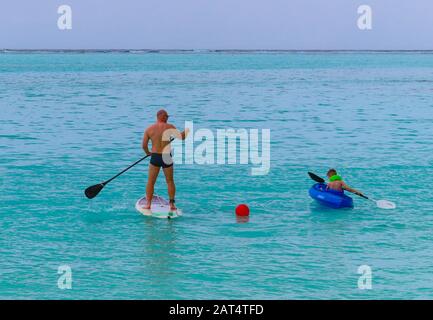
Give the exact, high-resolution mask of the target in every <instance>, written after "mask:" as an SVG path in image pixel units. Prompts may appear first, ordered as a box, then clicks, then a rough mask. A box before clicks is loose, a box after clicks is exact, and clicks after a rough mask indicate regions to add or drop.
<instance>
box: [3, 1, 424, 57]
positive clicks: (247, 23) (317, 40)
mask: <svg viewBox="0 0 433 320" xmlns="http://www.w3.org/2000/svg"><path fill="white" fill-rule="evenodd" d="M63 4H66V5H69V6H70V7H71V8H72V30H63V31H61V30H59V29H58V27H57V20H58V18H59V16H60V15H59V14H58V13H57V9H58V7H59V6H60V5H63ZM364 4H366V5H369V6H371V8H372V18H373V20H372V27H373V29H372V30H360V29H359V28H358V25H357V20H358V16H359V15H358V12H357V10H358V7H359V6H360V5H364ZM0 48H11V49H122V48H125V49H126V48H128V49H129V48H131V49H138V48H142V49H300V50H303V49H326V50H331V49H375V50H379V49H389V50H398V49H404V50H407V49H414V50H418V49H424V50H425V49H433V0H410V1H409V0H360V1H357V0H122V1H119V0H60V1H59V0H38V1H35V0H2V1H1V3H0Z"/></svg>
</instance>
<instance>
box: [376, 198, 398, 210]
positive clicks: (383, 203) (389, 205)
mask: <svg viewBox="0 0 433 320" xmlns="http://www.w3.org/2000/svg"><path fill="white" fill-rule="evenodd" d="M376 205H377V206H378V207H379V208H381V209H395V208H396V207H397V206H396V205H395V203H394V202H391V201H388V200H376Z"/></svg>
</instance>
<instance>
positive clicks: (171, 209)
mask: <svg viewBox="0 0 433 320" xmlns="http://www.w3.org/2000/svg"><path fill="white" fill-rule="evenodd" d="M174 202H175V200H174V199H170V211H176V210H177V208H176V206H175V204H174Z"/></svg>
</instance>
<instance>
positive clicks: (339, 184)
mask: <svg viewBox="0 0 433 320" xmlns="http://www.w3.org/2000/svg"><path fill="white" fill-rule="evenodd" d="M326 175H327V176H328V179H329V182H328V184H327V187H328V188H329V189H332V190H336V191H340V192H343V190H346V191H349V192H352V193H354V194H357V195H359V196H363V194H362V193H361V192H360V191H358V190H356V189H353V188H351V187H349V186H348V185H347V184H346V183H345V182H344V181H343V179H342V178H341V177H340V176H339V175H338V174H337V170H335V169H329V170H328V173H327V174H326Z"/></svg>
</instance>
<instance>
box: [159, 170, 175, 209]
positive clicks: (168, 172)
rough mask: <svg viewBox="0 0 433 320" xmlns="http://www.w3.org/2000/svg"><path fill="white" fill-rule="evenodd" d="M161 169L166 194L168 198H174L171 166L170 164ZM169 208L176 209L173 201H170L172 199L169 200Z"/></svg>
mask: <svg viewBox="0 0 433 320" xmlns="http://www.w3.org/2000/svg"><path fill="white" fill-rule="evenodd" d="M162 170H163V171H164V175H165V181H166V182H167V188H168V196H169V198H170V200H174V197H175V195H176V186H175V185H174V178H173V173H174V169H173V166H171V167H169V168H163V169H162ZM170 209H171V210H176V206H175V204H174V202H172V201H170Z"/></svg>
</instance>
